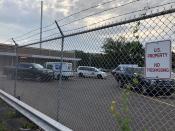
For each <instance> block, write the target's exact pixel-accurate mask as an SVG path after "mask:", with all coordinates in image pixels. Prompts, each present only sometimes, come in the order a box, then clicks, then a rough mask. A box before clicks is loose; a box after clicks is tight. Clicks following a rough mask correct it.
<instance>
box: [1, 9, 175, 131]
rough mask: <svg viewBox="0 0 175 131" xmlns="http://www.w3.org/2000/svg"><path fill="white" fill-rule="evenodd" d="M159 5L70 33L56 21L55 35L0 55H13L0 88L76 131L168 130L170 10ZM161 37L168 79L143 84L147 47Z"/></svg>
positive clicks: (174, 16) (173, 83) (172, 102)
mask: <svg viewBox="0 0 175 131" xmlns="http://www.w3.org/2000/svg"><path fill="white" fill-rule="evenodd" d="M157 7H158V6H155V7H152V10H153V11H152V10H151V11H149V12H150V13H147V12H146V13H144V14H142V15H138V16H134V17H130V18H127V19H124V20H122V21H120V22H115V23H112V24H105V25H102V26H97V27H92V28H91V27H89V28H90V29H88V28H83V29H82V28H81V27H80V28H77V29H73V30H72V31H70V32H69V31H68V32H66V31H64V29H63V28H62V27H61V26H59V23H57V21H55V25H54V24H53V25H54V26H55V27H54V28H53V30H55V28H56V29H57V30H58V32H57V33H56V37H54V38H49V39H45V40H43V41H37V42H29V43H28V44H23V45H20V44H19V46H16V50H13V49H9V50H8V51H3V50H2V52H10V53H13V54H14V53H16V56H17V57H15V56H12V55H11V56H4V57H10V58H11V59H10V58H8V59H10V60H9V61H10V62H6V63H4V65H2V66H1V72H2V73H1V74H2V75H1V78H0V81H1V83H2V86H1V87H2V90H4V91H5V92H8V93H10V94H12V95H14V96H20V98H21V100H22V101H23V102H25V103H27V104H29V105H30V106H32V107H34V108H36V109H38V110H39V111H41V112H43V113H45V114H46V115H48V116H50V117H52V118H53V119H55V120H57V121H59V122H60V123H63V124H64V125H66V126H68V127H71V129H73V130H77V131H82V130H83V131H109V130H110V131H115V130H121V131H126V130H128V131H130V130H139V131H143V130H146V131H152V130H158V131H165V130H167V131H170V130H172V131H173V130H174V128H175V125H174V124H173V123H174V122H175V121H174V113H175V112H174V107H175V99H174V98H175V95H174V91H175V80H174V69H175V53H174V49H173V46H174V30H175V28H174V22H175V9H174V8H173V7H171V8H169V9H163V10H160V11H159V10H156V12H155V10H154V9H157ZM125 14H126V13H125ZM127 14H128V15H131V16H132V13H127ZM53 25H52V26H53ZM87 27H88V26H87ZM50 30H51V29H50ZM165 40H168V41H171V43H172V49H171V53H170V55H172V65H171V66H172V72H171V74H172V78H171V79H169V80H161V79H147V78H145V77H144V68H145V52H146V44H147V43H149V42H155V41H165ZM14 42H15V43H16V45H17V44H18V41H14ZM19 43H20V42H19ZM40 43H42V49H40ZM165 44H167V43H166V42H165ZM13 47H14V49H15V46H13ZM34 56H35V57H34ZM15 58H17V59H16V60H15ZM12 59H13V60H12ZM12 61H13V62H12ZM31 63H32V64H31ZM36 63H37V64H36ZM16 64H17V65H18V66H15V65H16ZM38 64H41V65H43V66H44V68H43V67H42V66H41V65H38ZM10 65H11V66H10ZM94 67H95V68H94ZM45 68H46V69H45ZM128 74H129V75H128ZM12 85H14V86H12Z"/></svg>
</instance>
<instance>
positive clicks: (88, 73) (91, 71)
mask: <svg viewBox="0 0 175 131" xmlns="http://www.w3.org/2000/svg"><path fill="white" fill-rule="evenodd" d="M77 73H78V76H79V77H97V78H98V79H104V78H106V77H107V74H106V73H105V72H103V71H100V70H99V69H98V68H95V67H91V66H79V67H78V68H77Z"/></svg>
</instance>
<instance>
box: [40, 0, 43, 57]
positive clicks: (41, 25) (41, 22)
mask: <svg viewBox="0 0 175 131" xmlns="http://www.w3.org/2000/svg"><path fill="white" fill-rule="evenodd" d="M42 28H43V1H41V19H40V54H41V48H42Z"/></svg>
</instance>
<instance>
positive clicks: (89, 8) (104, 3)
mask: <svg viewBox="0 0 175 131" xmlns="http://www.w3.org/2000/svg"><path fill="white" fill-rule="evenodd" d="M114 1H117V0H111V1H107V2H103V3H101V4H97V5H93V6H91V7H88V8H86V9H83V10H80V11H78V12H75V13H72V14H70V15H69V16H66V17H64V18H61V19H58V20H57V21H58V22H60V21H62V20H65V19H67V18H70V17H72V16H74V15H77V14H80V13H82V12H85V11H88V10H91V9H94V8H97V7H99V6H102V5H106V4H109V3H111V2H114Z"/></svg>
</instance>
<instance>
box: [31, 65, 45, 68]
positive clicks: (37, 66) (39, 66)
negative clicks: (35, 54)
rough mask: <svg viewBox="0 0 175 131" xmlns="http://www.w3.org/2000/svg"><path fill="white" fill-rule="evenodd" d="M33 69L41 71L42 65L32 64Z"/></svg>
mask: <svg viewBox="0 0 175 131" xmlns="http://www.w3.org/2000/svg"><path fill="white" fill-rule="evenodd" d="M33 66H34V67H35V68H37V69H43V68H44V67H43V66H42V65H40V64H34V65H33Z"/></svg>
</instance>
